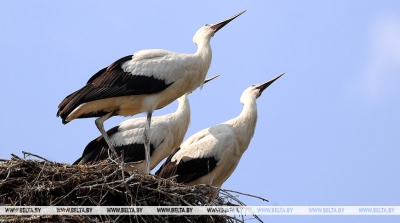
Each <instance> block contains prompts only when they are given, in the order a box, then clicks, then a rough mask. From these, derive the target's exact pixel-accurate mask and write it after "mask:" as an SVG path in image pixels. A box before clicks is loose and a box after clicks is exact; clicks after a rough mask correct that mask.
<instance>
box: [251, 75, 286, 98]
mask: <svg viewBox="0 0 400 223" xmlns="http://www.w3.org/2000/svg"><path fill="white" fill-rule="evenodd" d="M284 74H285V73H282V74H279V75H278V76H276V77H274V78H272V79H271V80H269V81H267V82H265V83H262V84H260V85H258V86H256V89H259V90H260V95H261V93H262V92H263V91H264V90H265V89H267V87H268V86H269V85H271V84H272V83H274V81H276V80H278V78H280V77H282V75H284Z"/></svg>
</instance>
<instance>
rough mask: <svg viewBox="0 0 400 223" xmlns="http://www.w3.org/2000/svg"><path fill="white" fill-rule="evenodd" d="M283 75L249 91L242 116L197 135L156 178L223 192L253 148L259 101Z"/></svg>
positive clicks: (176, 153) (243, 102) (172, 158)
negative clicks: (227, 182)
mask: <svg viewBox="0 0 400 223" xmlns="http://www.w3.org/2000/svg"><path fill="white" fill-rule="evenodd" d="M282 75H283V74H280V75H279V76H277V77H275V78H273V79H272V80H270V81H267V82H265V83H263V84H260V85H253V86H251V87H249V88H247V89H246V90H245V91H244V92H243V93H242V96H241V97H240V102H241V103H242V104H243V105H244V106H243V110H242V112H241V113H240V115H239V116H237V117H236V118H233V119H231V120H229V121H226V122H224V123H221V124H219V125H216V126H213V127H211V128H207V129H204V130H201V131H200V132H197V133H196V134H194V135H192V136H191V137H189V138H188V139H187V140H186V141H185V142H184V143H183V144H182V145H181V146H180V148H177V149H175V151H174V152H173V153H172V154H171V155H170V156H169V157H168V159H167V160H166V161H165V163H164V164H163V165H162V166H161V168H160V169H159V170H158V171H157V172H156V175H158V176H160V177H162V178H172V177H173V178H174V179H176V181H177V182H179V183H185V184H187V185H189V186H190V185H197V184H208V185H211V186H214V187H216V188H220V187H221V186H222V184H223V183H224V182H225V181H226V180H227V179H228V178H229V177H230V176H231V174H232V173H233V171H234V170H235V168H236V166H237V165H238V163H239V160H240V158H241V157H242V155H243V153H244V152H245V151H246V149H247V147H248V146H249V144H250V140H251V138H252V137H253V135H254V131H255V128H256V122H257V104H256V99H257V98H258V97H260V95H261V93H262V92H263V91H264V90H265V89H266V88H267V87H268V86H269V85H270V84H272V83H273V82H274V81H275V80H277V79H278V78H280V77H281V76H282Z"/></svg>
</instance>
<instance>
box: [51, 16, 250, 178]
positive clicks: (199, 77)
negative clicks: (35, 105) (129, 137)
mask: <svg viewBox="0 0 400 223" xmlns="http://www.w3.org/2000/svg"><path fill="white" fill-rule="evenodd" d="M244 12H245V11H243V12H241V13H239V14H237V15H235V16H233V17H231V18H229V19H227V20H224V21H222V22H219V23H216V24H213V25H208V24H207V25H205V26H203V27H201V28H200V29H199V30H198V31H197V32H196V34H195V35H194V37H193V42H194V43H195V44H197V46H198V48H197V51H196V53H194V54H182V53H176V52H171V51H167V50H160V49H152V50H142V51H138V52H136V53H135V54H134V55H129V56H126V57H123V58H121V59H119V60H117V61H115V62H114V63H112V64H111V65H110V66H108V67H106V68H104V69H102V70H100V71H99V72H97V73H96V74H94V75H93V76H92V77H91V78H90V79H89V80H88V82H87V83H86V85H85V86H84V87H82V88H81V89H79V90H77V91H75V92H74V93H72V94H70V95H68V96H67V97H66V98H65V99H64V100H63V101H62V102H61V103H60V105H59V106H58V108H59V110H58V112H57V117H58V116H60V117H61V118H62V122H63V124H66V123H68V122H70V121H72V120H74V119H77V118H90V117H99V118H97V119H96V120H95V123H96V126H97V128H98V129H99V131H100V132H101V134H102V136H103V137H104V139H105V141H106V142H107V144H108V145H109V148H110V150H111V151H112V152H113V153H114V154H115V155H117V154H116V151H115V149H114V148H113V147H112V143H111V141H110V139H109V138H108V136H107V134H106V132H105V130H104V126H103V123H104V121H105V120H107V119H109V118H110V117H112V116H115V115H122V116H131V115H136V114H138V113H142V112H146V113H147V122H146V126H145V131H144V135H143V137H144V142H145V151H146V160H147V165H146V166H147V170H150V164H149V162H150V161H149V159H150V140H149V137H148V136H149V135H150V133H149V131H150V122H151V115H152V113H153V111H154V110H155V109H159V108H162V107H165V106H166V105H168V104H170V103H171V102H173V101H174V100H176V99H177V98H179V97H180V96H182V95H184V94H186V93H190V92H192V91H193V90H195V89H196V88H197V87H199V86H200V87H202V85H203V82H204V79H205V76H206V74H207V71H208V69H209V67H210V64H211V57H212V53H211V46H210V39H211V37H213V36H214V34H215V33H216V32H217V31H218V30H220V29H221V28H222V27H224V26H225V25H226V24H228V23H229V22H230V21H232V20H233V19H235V18H236V17H238V16H239V15H241V14H243V13H244ZM147 172H149V171H147Z"/></svg>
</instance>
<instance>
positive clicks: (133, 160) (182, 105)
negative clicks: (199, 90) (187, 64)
mask: <svg viewBox="0 0 400 223" xmlns="http://www.w3.org/2000/svg"><path fill="white" fill-rule="evenodd" d="M218 76H219V75H217V76H214V77H211V78H209V79H207V80H205V81H204V83H207V82H208V81H210V80H213V79H214V78H216V77H218ZM187 95H188V94H184V95H182V96H181V97H180V98H178V103H179V106H178V109H177V110H176V111H175V112H174V113H171V114H167V115H163V116H156V117H153V118H152V121H151V128H152V131H151V135H150V169H153V168H154V167H156V166H157V165H158V164H159V163H160V162H161V161H162V160H163V159H164V158H166V157H167V156H169V155H170V154H171V153H172V151H173V150H174V149H175V148H178V147H179V146H180V145H181V143H182V141H183V138H184V137H185V134H186V132H187V129H188V127H189V123H190V104H189V100H188V98H187ZM145 124H146V118H143V117H142V118H133V119H129V120H126V121H123V122H121V123H120V124H119V125H118V126H115V127H113V128H111V129H110V130H108V131H107V134H108V137H110V140H111V141H112V142H113V144H114V147H115V150H116V151H117V153H118V155H119V156H120V155H121V151H122V150H123V151H124V162H125V163H127V164H128V165H127V166H126V170H127V171H128V172H133V171H135V170H139V171H140V172H142V173H147V172H146V164H145V162H143V161H144V159H145V150H144V143H143V137H142V136H143V131H144V126H145ZM108 157H109V150H108V145H107V143H106V141H105V140H104V138H103V137H102V136H99V137H98V138H96V139H94V140H92V141H91V142H90V143H89V144H88V145H87V146H86V148H85V150H84V151H83V154H82V157H81V158H79V159H78V160H76V161H75V162H74V164H85V163H93V162H96V161H100V160H105V159H107V158H108ZM129 163H130V164H129Z"/></svg>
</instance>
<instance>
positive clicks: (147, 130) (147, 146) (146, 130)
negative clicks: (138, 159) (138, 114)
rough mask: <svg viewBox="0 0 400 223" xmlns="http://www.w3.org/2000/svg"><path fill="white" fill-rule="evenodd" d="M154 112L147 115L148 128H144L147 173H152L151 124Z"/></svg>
mask: <svg viewBox="0 0 400 223" xmlns="http://www.w3.org/2000/svg"><path fill="white" fill-rule="evenodd" d="M152 114H153V112H148V113H147V121H146V126H145V127H144V135H143V136H144V150H145V155H146V170H147V173H150V139H149V137H150V123H151V115H152Z"/></svg>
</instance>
